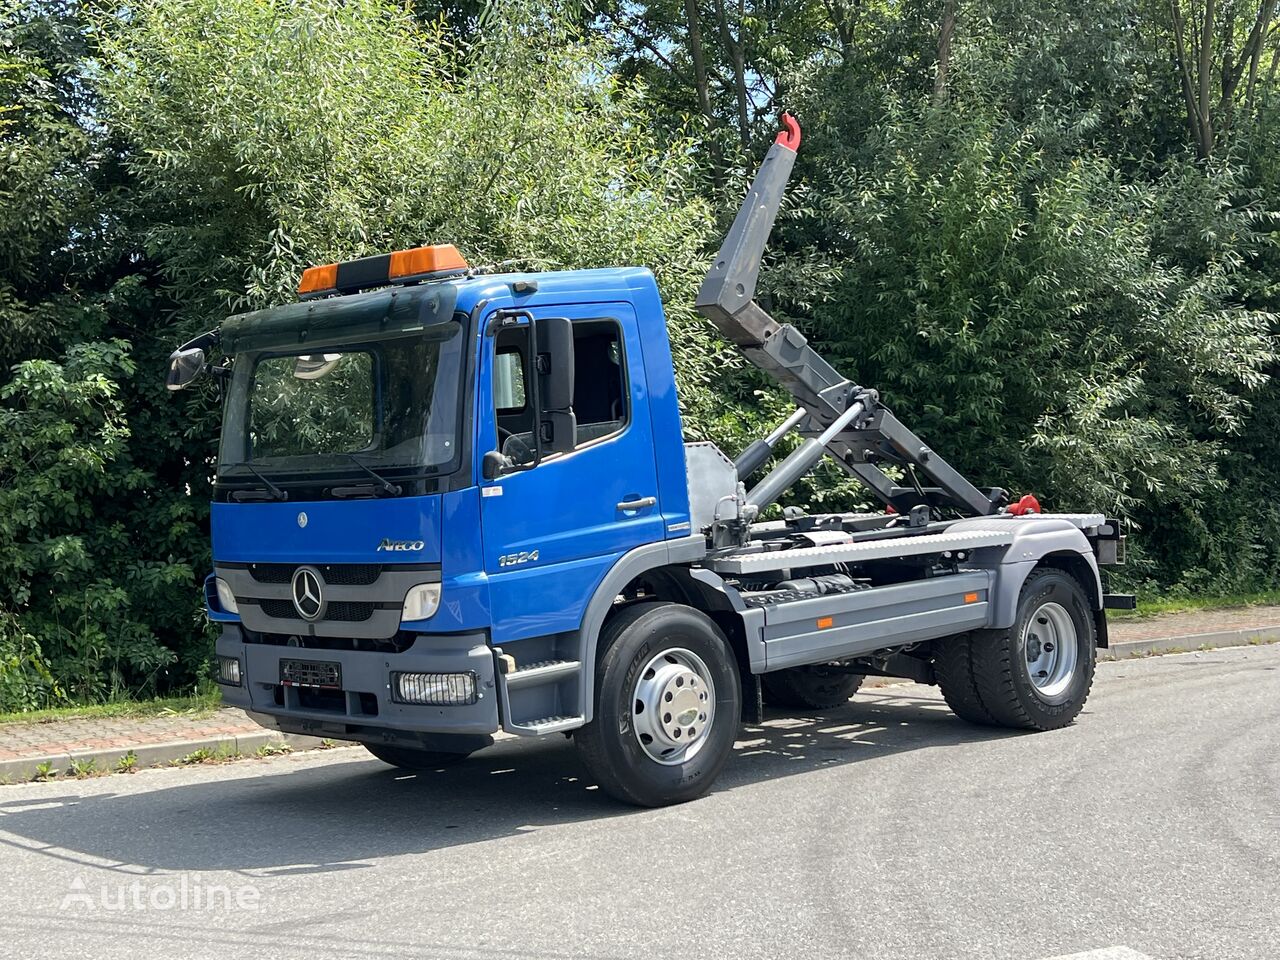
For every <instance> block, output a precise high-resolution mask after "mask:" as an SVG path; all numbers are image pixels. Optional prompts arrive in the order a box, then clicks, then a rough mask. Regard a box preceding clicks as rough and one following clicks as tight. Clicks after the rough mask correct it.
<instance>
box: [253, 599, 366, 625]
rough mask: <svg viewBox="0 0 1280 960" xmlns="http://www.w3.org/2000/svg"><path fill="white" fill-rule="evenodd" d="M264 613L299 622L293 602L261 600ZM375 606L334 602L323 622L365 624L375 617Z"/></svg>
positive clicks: (355, 602) (350, 601) (357, 602)
mask: <svg viewBox="0 0 1280 960" xmlns="http://www.w3.org/2000/svg"><path fill="white" fill-rule="evenodd" d="M259 602H260V603H261V604H262V612H263V613H265V614H266V615H267V616H268V617H275V618H276V619H279V620H299V619H301V617H299V616H298V609H297V607H295V606H294V605H293V601H292V600H269V599H268V600H261V601H259ZM374 609H375V605H374V604H372V603H366V602H360V601H355V600H332V601H330V602H329V605H328V606H327V607H326V608H325V611H324V616H323V617H321V618H320V619H321V621H325V620H333V621H338V622H340V623H363V622H364V621H365V620H368V619H369V618H370V617H372V616H373V611H374Z"/></svg>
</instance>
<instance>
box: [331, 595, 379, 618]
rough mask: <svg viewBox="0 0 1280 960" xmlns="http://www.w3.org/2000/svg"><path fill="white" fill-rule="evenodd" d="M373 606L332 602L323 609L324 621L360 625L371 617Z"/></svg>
mask: <svg viewBox="0 0 1280 960" xmlns="http://www.w3.org/2000/svg"><path fill="white" fill-rule="evenodd" d="M373 609H374V607H373V604H372V603H362V602H359V601H355V600H334V601H333V602H332V603H330V604H329V606H328V607H327V608H326V609H325V612H324V619H326V620H341V621H342V622H343V623H360V622H361V621H363V620H368V619H369V618H370V617H372V616H373Z"/></svg>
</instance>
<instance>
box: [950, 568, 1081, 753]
mask: <svg viewBox="0 0 1280 960" xmlns="http://www.w3.org/2000/svg"><path fill="white" fill-rule="evenodd" d="M1096 659H1097V627H1096V625H1095V623H1094V620H1093V611H1092V609H1091V608H1090V606H1089V600H1088V597H1087V595H1086V594H1085V591H1084V588H1083V587H1082V586H1081V585H1080V582H1079V581H1078V580H1076V579H1075V577H1073V576H1071V575H1070V574H1068V573H1065V572H1063V571H1061V570H1054V569H1051V568H1046V567H1042V568H1040V569H1037V570H1033V571H1032V572H1031V574H1030V576H1028V577H1027V580H1026V582H1025V583H1024V584H1023V586H1022V592H1021V593H1020V594H1019V596H1018V608H1017V613H1016V616H1015V618H1014V624H1013V627H1012V628H1011V629H1008V630H977V631H974V632H973V633H968V634H962V635H960V636H958V637H952V638H950V639H949V640H947V641H945V642H943V643H941V644H939V645H938V649H937V651H936V653H935V655H934V664H933V668H934V673H935V674H936V676H937V678H938V684H939V685H940V686H941V687H942V695H943V697H944V698H945V699H946V701H947V705H948V706H950V707H951V709H952V711H954V712H955V714H956V715H957V716H959V717H961V718H963V719H965V720H969V721H971V722H973V723H981V724H988V725H992V726H999V727H1010V728H1014V729H1022V730H1056V729H1058V728H1060V727H1065V726H1067V724H1069V723H1071V721H1073V720H1074V719H1075V718H1076V717H1077V716H1078V715H1079V713H1080V711H1081V710H1082V709H1083V708H1084V703H1085V700H1086V699H1087V698H1088V696H1089V690H1090V688H1091V687H1092V686H1093V672H1094V665H1095V662H1096Z"/></svg>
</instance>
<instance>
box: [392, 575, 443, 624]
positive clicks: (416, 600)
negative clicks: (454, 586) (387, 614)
mask: <svg viewBox="0 0 1280 960" xmlns="http://www.w3.org/2000/svg"><path fill="white" fill-rule="evenodd" d="M439 606H440V584H438V583H420V584H418V585H417V586H416V587H410V588H409V592H408V593H406V594H405V597H404V608H403V609H402V610H401V611H400V619H401V620H426V619H427V618H428V617H430V616H432V615H433V614H434V613H435V612H436V608H438V607H439Z"/></svg>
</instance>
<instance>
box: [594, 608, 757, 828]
mask: <svg viewBox="0 0 1280 960" xmlns="http://www.w3.org/2000/svg"><path fill="white" fill-rule="evenodd" d="M599 649H600V651H601V653H600V655H599V658H598V661H597V664H596V690H595V711H594V716H593V719H592V721H591V723H589V724H587V725H586V726H585V727H583V728H581V729H580V730H577V731H576V732H575V733H574V736H573V739H574V743H575V744H576V746H577V748H578V753H579V755H580V756H581V757H582V761H583V763H584V764H585V765H586V767H587V769H588V770H589V771H590V772H591V775H592V776H593V777H594V778H595V779H596V781H597V782H598V783H599V784H600V787H601V789H603V790H604V791H605V792H606V793H608V794H610V795H611V796H613V797H616V798H617V799H619V800H623V801H625V802H627V803H634V804H637V805H639V806H645V807H658V806H665V805H667V804H672V803H683V802H684V801H686V800H693V799H695V798H696V797H700V796H702V794H704V793H706V792H707V790H708V789H710V787H711V784H712V782H713V781H714V780H715V778H716V776H717V775H718V774H719V773H720V770H721V768H722V767H723V766H724V764H725V761H727V760H728V758H729V754H730V753H731V752H732V750H733V741H734V738H735V736H736V734H737V729H738V718H739V716H740V715H741V712H742V700H741V698H742V694H741V689H740V687H739V683H738V669H737V661H736V659H735V658H734V654H733V651H732V650H731V649H730V647H729V642H728V640H726V639H725V636H724V634H723V633H722V632H721V631H720V628H719V627H717V626H716V625H715V623H714V622H713V621H712V620H711V619H710V618H709V617H708V616H706V615H705V614H704V613H702V612H700V611H698V610H694V609H693V608H692V607H686V606H683V605H681V604H676V603H639V604H635V605H634V606H631V607H628V608H627V609H626V610H624V611H623V612H621V613H619V614H618V615H617V616H616V617H615V618H614V619H613V620H611V621H610V622H609V623H608V624H607V625H606V626H605V629H604V631H603V633H602V634H601V637H600V645H599Z"/></svg>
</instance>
